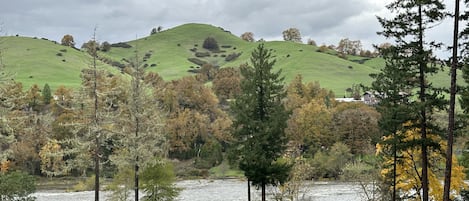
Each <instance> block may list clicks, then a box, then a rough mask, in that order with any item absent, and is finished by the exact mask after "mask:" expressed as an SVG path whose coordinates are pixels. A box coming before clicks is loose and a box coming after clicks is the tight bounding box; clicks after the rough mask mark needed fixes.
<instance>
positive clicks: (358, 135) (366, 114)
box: [332, 103, 381, 155]
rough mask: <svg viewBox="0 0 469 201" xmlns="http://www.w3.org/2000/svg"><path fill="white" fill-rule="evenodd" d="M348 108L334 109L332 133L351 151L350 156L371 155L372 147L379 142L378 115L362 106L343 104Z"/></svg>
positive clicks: (371, 109)
mask: <svg viewBox="0 0 469 201" xmlns="http://www.w3.org/2000/svg"><path fill="white" fill-rule="evenodd" d="M343 104H347V105H354V106H349V107H350V108H347V109H344V110H339V109H338V108H336V109H335V111H336V112H335V113H334V115H333V118H332V122H333V123H332V124H333V126H332V127H333V132H334V133H337V134H338V135H339V136H340V137H339V139H340V141H341V142H343V143H345V144H346V145H347V146H348V147H350V149H351V153H352V154H361V155H365V154H373V153H374V145H375V144H376V143H377V142H378V141H379V140H380V137H381V135H380V134H381V133H380V131H379V126H378V120H379V116H380V115H379V113H378V112H377V111H376V110H374V108H371V107H368V106H367V105H364V104H361V103H360V104H354V103H343Z"/></svg>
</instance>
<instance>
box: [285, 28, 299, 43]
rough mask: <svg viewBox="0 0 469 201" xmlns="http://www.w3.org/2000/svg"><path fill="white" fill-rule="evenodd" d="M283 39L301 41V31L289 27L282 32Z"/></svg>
mask: <svg viewBox="0 0 469 201" xmlns="http://www.w3.org/2000/svg"><path fill="white" fill-rule="evenodd" d="M282 35H283V40H285V41H292V42H296V43H301V33H300V30H298V29H297V28H289V29H287V30H285V31H283V32H282Z"/></svg>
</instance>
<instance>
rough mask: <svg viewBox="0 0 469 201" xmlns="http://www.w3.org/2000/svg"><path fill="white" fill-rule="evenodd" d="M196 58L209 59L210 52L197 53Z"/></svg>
mask: <svg viewBox="0 0 469 201" xmlns="http://www.w3.org/2000/svg"><path fill="white" fill-rule="evenodd" d="M195 56H196V57H209V56H210V53H208V52H196V53H195Z"/></svg>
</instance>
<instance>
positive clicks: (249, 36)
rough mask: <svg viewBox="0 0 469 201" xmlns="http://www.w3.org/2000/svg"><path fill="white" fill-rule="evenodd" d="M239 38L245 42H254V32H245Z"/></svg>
mask: <svg viewBox="0 0 469 201" xmlns="http://www.w3.org/2000/svg"><path fill="white" fill-rule="evenodd" d="M241 39H243V40H245V41H247V42H254V41H255V40H254V34H253V33H252V32H245V33H243V34H241Z"/></svg>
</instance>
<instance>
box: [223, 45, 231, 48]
mask: <svg viewBox="0 0 469 201" xmlns="http://www.w3.org/2000/svg"><path fill="white" fill-rule="evenodd" d="M231 47H232V46H231V45H222V46H221V48H231Z"/></svg>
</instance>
